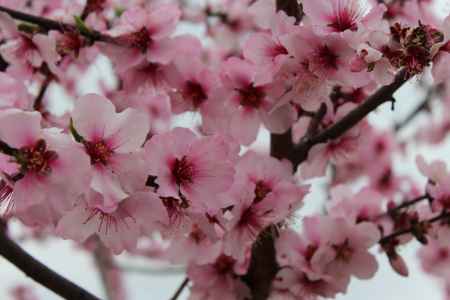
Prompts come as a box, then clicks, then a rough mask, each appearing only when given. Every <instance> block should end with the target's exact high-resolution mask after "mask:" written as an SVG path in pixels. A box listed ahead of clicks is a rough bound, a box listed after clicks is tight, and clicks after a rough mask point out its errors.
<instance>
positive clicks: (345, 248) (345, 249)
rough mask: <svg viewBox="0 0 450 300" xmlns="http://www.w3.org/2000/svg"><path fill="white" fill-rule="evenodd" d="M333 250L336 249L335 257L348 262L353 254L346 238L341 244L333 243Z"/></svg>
mask: <svg viewBox="0 0 450 300" xmlns="http://www.w3.org/2000/svg"><path fill="white" fill-rule="evenodd" d="M333 249H334V251H336V259H337V260H342V261H345V262H349V261H350V260H351V258H352V255H353V249H352V248H351V247H350V245H349V242H348V239H346V240H345V242H344V243H342V244H341V245H333Z"/></svg>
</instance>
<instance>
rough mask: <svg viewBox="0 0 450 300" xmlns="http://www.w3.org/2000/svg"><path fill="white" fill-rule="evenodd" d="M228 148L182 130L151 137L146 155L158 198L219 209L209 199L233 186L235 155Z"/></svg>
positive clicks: (197, 207) (216, 204)
mask: <svg viewBox="0 0 450 300" xmlns="http://www.w3.org/2000/svg"><path fill="white" fill-rule="evenodd" d="M230 147H232V146H231V145H228V144H227V143H226V142H224V140H223V139H221V138H220V137H218V136H211V137H204V138H198V137H196V136H195V134H194V133H193V132H192V131H190V130H188V129H183V128H175V129H174V130H172V131H170V132H168V133H164V134H160V135H155V136H153V137H152V138H151V139H150V141H149V142H148V143H147V144H146V145H145V151H146V159H147V161H148V164H149V169H150V171H149V172H150V174H151V175H153V176H156V177H157V179H156V182H157V183H158V185H159V188H158V194H160V195H161V196H162V197H173V198H180V199H181V200H182V201H183V202H187V203H186V204H187V205H189V206H193V208H194V209H200V210H205V209H206V210H212V211H216V210H217V209H220V208H222V207H221V206H220V203H216V202H215V201H214V198H211V195H217V194H220V193H222V192H225V191H226V190H227V189H228V188H229V187H230V186H231V184H232V182H233V175H234V168H233V163H232V162H233V161H234V160H235V159H234V158H233V157H234V156H235V155H236V153H232V152H230V151H229V149H231V148H230ZM218 205H219V206H218Z"/></svg>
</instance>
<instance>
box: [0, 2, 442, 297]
mask: <svg viewBox="0 0 450 300" xmlns="http://www.w3.org/2000/svg"><path fill="white" fill-rule="evenodd" d="M449 9H450V0H442V1H441V6H440V11H441V12H442V13H445V12H447V13H448V11H449ZM182 31H184V32H186V31H187V32H193V33H196V34H198V33H199V32H198V31H197V29H195V28H194V29H193V28H189V27H187V28H183V30H182ZM108 68H109V67H108V64H107V63H106V62H105V61H104V60H100V61H99V62H98V63H97V64H95V65H94V66H93V67H92V70H91V74H90V75H89V76H85V77H84V79H83V80H84V81H85V88H86V92H88V91H96V87H95V86H93V85H92V84H91V83H92V82H93V80H91V79H92V78H93V77H95V76H98V75H99V74H108V70H109V69H108ZM423 78H424V80H427V76H423ZM416 83H417V80H416V79H413V80H411V81H410V82H409V83H408V84H406V85H405V86H404V87H402V88H401V90H400V91H399V92H398V93H397V94H396V99H397V100H398V101H397V104H396V110H395V112H392V111H391V110H390V104H386V105H384V106H383V107H382V108H381V109H379V111H378V112H377V113H376V114H372V115H371V116H370V120H371V122H373V123H374V124H377V126H380V127H381V128H385V127H386V126H391V125H392V124H393V122H394V121H399V120H402V119H403V118H404V116H406V115H407V114H408V112H409V111H411V110H413V109H414V107H415V106H416V105H417V103H419V102H420V100H421V99H422V97H423V93H422V91H420V90H418V89H417V88H416ZM52 92H53V93H58V91H57V90H55V89H53V90H52ZM61 109H62V107H61ZM195 119H196V117H193V116H192V115H187V116H185V117H184V118H181V120H178V122H177V124H181V123H184V121H186V120H188V121H192V120H195ZM421 121H423V119H422V118H420V117H419V118H417V120H415V123H420V122H421ZM411 127H413V126H411ZM405 133H406V135H407V134H408V131H406V132H405ZM267 142H268V133H267V132H261V136H260V140H259V145H267ZM412 151H413V152H414V153H421V154H423V155H424V156H425V157H426V158H428V159H431V158H438V157H439V158H441V159H445V160H447V162H448V163H450V156H449V155H448V153H449V151H450V143H449V140H448V139H447V142H446V143H445V145H443V146H442V147H440V148H439V149H437V148H433V149H431V148H419V147H413V149H412ZM414 157H415V155H410V157H409V161H406V162H405V161H401V160H398V161H396V168H397V169H398V170H399V171H401V172H404V173H407V174H414V176H417V178H421V177H420V176H419V174H418V172H417V169H416V168H415V165H414ZM422 180H423V178H422ZM323 197H324V195H323V194H321V192H320V191H319V190H318V191H316V192H314V194H313V195H310V196H309V197H308V198H307V199H306V200H305V202H306V206H305V208H304V209H303V210H302V211H300V212H299V215H307V214H309V213H310V212H312V211H315V210H316V208H317V207H318V205H320V204H321V200H322V199H323ZM14 225H15V226H14V228H18V227H20V225H18V224H14ZM21 245H22V246H23V247H24V248H25V249H26V250H27V251H28V252H29V253H30V254H31V255H33V256H35V257H36V258H37V259H39V260H40V261H42V262H43V263H45V264H46V265H48V266H49V267H50V268H52V269H53V270H55V271H57V272H58V273H60V274H62V275H63V276H66V277H67V278H69V279H70V280H72V281H74V282H75V283H77V284H79V285H81V286H83V287H84V288H86V289H87V290H89V291H90V292H92V293H94V294H95V295H98V296H100V297H102V298H104V296H105V295H103V290H102V286H101V282H100V277H99V274H98V273H97V271H96V270H95V267H94V266H93V259H92V258H91V254H90V253H87V252H81V251H79V250H78V249H77V248H76V247H75V244H74V243H72V242H71V241H64V240H59V239H51V240H49V241H47V242H44V243H37V242H35V241H27V242H25V243H22V244H21ZM418 247H419V245H418V244H417V243H415V242H413V243H410V244H409V245H408V246H406V247H404V248H402V250H401V255H402V256H403V257H404V258H405V260H406V261H407V263H408V266H409V268H410V276H409V278H407V279H405V278H402V277H400V276H399V275H397V274H396V273H395V272H393V271H392V270H391V268H390V266H389V264H388V262H387V259H386V257H385V256H384V255H380V257H379V260H378V261H379V263H380V269H379V271H378V273H377V274H376V276H375V278H373V279H372V280H369V281H360V280H355V279H353V280H352V282H351V284H350V286H349V292H348V294H346V295H341V296H338V297H337V299H338V300H344V299H345V300H380V299H383V300H402V299H405V300H424V299H426V300H442V299H443V294H442V289H441V286H440V284H439V282H438V281H436V280H435V279H433V278H431V277H429V276H427V275H426V274H424V273H423V272H422V271H421V269H420V264H419V262H418V260H417V258H416V252H417V249H418ZM375 252H376V249H374V253H375ZM118 260H119V261H120V262H122V263H124V264H127V265H131V266H137V267H141V268H147V267H151V263H150V262H148V261H145V260H143V259H140V260H136V259H133V260H130V259H129V258H128V257H127V256H126V255H121V256H119V257H118ZM125 277H126V286H127V291H128V295H129V298H128V300H169V298H170V297H171V296H172V295H173V293H174V291H175V290H176V288H177V287H178V286H179V284H180V283H181V281H182V280H183V279H184V277H185V275H184V274H183V273H180V274H157V273H155V274H131V273H128V274H127V275H126V276H125ZM17 284H25V285H28V286H32V287H33V289H34V291H35V292H36V293H37V295H38V296H39V297H40V298H39V299H40V300H58V299H61V298H59V297H58V296H56V295H54V294H53V293H52V292H50V291H48V290H46V289H45V288H43V287H41V286H39V285H38V284H36V283H34V282H33V281H31V280H29V279H27V278H25V276H24V275H23V274H22V273H21V272H20V271H19V270H17V269H16V268H15V267H14V266H12V265H11V264H10V263H9V262H7V261H5V260H3V259H2V258H1V257H0V300H9V299H12V298H11V297H10V296H9V291H10V289H11V288H12V287H14V286H15V285H17ZM183 296H184V297H180V299H186V293H184V294H183ZM218 300H220V299H218Z"/></svg>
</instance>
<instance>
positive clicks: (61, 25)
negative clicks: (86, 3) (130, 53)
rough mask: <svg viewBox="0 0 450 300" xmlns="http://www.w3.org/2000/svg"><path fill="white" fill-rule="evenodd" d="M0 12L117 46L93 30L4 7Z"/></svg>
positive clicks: (111, 39) (43, 26) (115, 41)
mask: <svg viewBox="0 0 450 300" xmlns="http://www.w3.org/2000/svg"><path fill="white" fill-rule="evenodd" d="M0 12H5V13H7V14H8V15H10V16H11V17H12V18H14V19H17V20H20V21H24V22H29V23H33V24H36V25H39V26H40V27H41V28H43V29H45V30H57V31H60V32H67V31H69V32H79V33H80V34H81V35H83V36H85V37H86V38H88V39H89V40H91V41H93V42H95V41H99V42H105V43H112V44H116V45H118V43H117V40H116V39H114V38H113V37H111V36H109V35H106V34H103V33H101V32H100V31H96V30H93V29H90V30H87V31H86V30H78V28H77V27H76V26H75V25H73V24H68V23H63V22H58V21H55V20H51V19H47V18H43V17H39V16H35V15H31V14H27V13H23V12H20V11H17V10H13V9H10V8H7V7H4V6H0ZM123 46H125V47H129V45H123Z"/></svg>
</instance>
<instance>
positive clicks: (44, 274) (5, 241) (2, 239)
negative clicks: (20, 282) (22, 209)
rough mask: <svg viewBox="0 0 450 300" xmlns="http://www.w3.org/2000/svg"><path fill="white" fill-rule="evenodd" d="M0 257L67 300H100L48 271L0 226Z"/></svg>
mask: <svg viewBox="0 0 450 300" xmlns="http://www.w3.org/2000/svg"><path fill="white" fill-rule="evenodd" d="M0 255H1V256H3V257H4V258H5V259H7V260H8V261H9V262H11V263H12V264H13V265H15V266H16V267H17V268H19V269H20V270H22V272H24V273H25V274H26V275H27V276H28V277H30V278H31V279H33V280H34V281H36V282H38V283H40V284H41V285H43V286H45V287H46V288H48V289H49V290H51V291H53V292H54V293H55V294H58V295H59V296H61V297H63V298H64V299H67V300H100V299H99V298H97V297H96V296H94V295H92V294H90V293H89V292H87V291H86V290H84V289H83V288H81V287H79V286H78V285H76V284H74V283H73V282H71V281H69V280H68V279H66V278H64V277H62V276H61V275H59V274H57V273H56V272H54V271H52V270H50V269H49V268H48V267H47V266H45V265H44V264H42V263H41V262H39V261H37V260H36V259H34V258H33V257H32V256H31V255H29V254H28V253H26V252H25V251H24V250H23V249H22V248H21V247H20V246H19V245H17V244H16V243H15V242H14V241H12V240H11V239H10V238H9V237H8V236H7V234H6V230H5V227H4V226H1V225H0Z"/></svg>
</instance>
